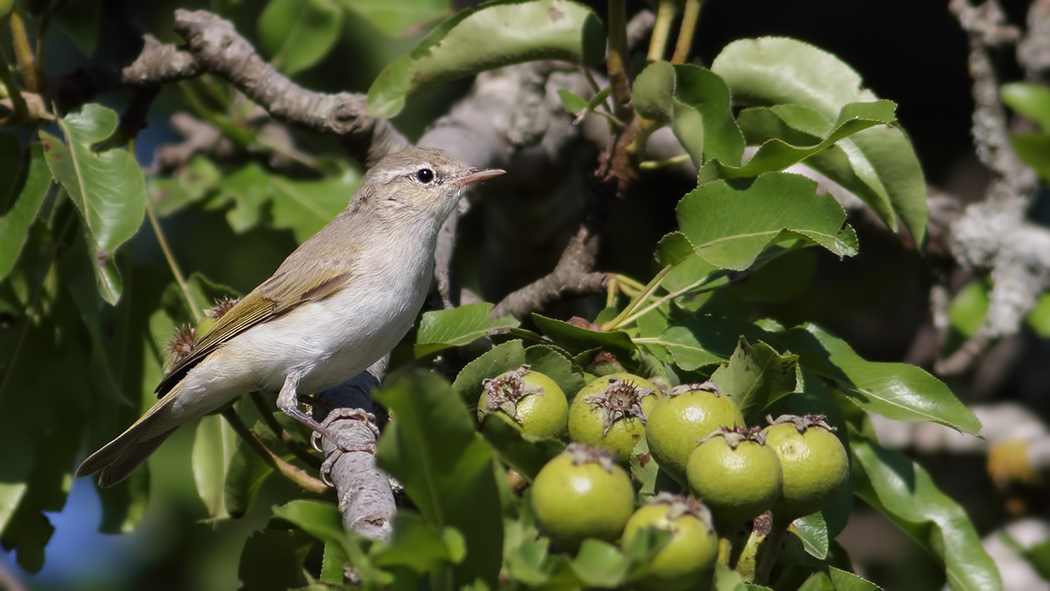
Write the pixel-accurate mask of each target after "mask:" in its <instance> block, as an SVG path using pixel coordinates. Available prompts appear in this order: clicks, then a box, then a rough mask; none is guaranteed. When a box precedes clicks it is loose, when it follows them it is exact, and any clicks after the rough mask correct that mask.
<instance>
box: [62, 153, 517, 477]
mask: <svg viewBox="0 0 1050 591" xmlns="http://www.w3.org/2000/svg"><path fill="white" fill-rule="evenodd" d="M501 174H503V171H502V170H497V169H488V170H478V169H475V168H471V167H469V166H467V165H466V164H463V163H462V162H460V161H458V160H456V159H455V158H452V157H451V156H449V155H448V154H446V153H445V152H443V151H441V150H435V149H427V148H412V149H408V150H404V151H402V152H398V153H396V154H392V155H390V156H387V157H386V158H384V159H382V160H381V161H379V163H378V164H376V165H375V166H374V167H373V168H372V169H371V170H369V171H368V173H367V174H365V176H364V178H363V179H362V180H361V185H360V187H359V188H358V189H357V191H356V192H355V193H354V195H353V197H351V198H350V203H349V205H348V206H347V208H346V209H345V210H344V211H343V212H342V213H340V214H339V215H338V216H337V217H336V218H335V219H334V220H332V221H331V222H330V223H329V224H328V225H327V226H325V227H324V228H322V229H321V231H319V232H318V233H317V234H316V235H314V236H313V237H311V238H310V239H309V240H307V241H306V242H304V243H303V244H302V245H301V246H300V247H299V248H297V249H296V250H295V252H293V253H292V254H291V255H289V256H288V258H287V259H285V261H284V263H282V264H281V266H280V267H279V268H278V269H277V272H276V273H274V275H273V277H270V278H269V279H267V280H266V281H265V282H263V283H262V285H260V286H258V287H256V288H255V289H254V290H252V291H251V293H249V294H248V295H246V296H244V298H242V299H241V300H240V301H239V302H237V304H236V305H234V306H233V307H232V308H231V309H230V310H229V311H227V312H226V313H225V314H224V315H223V316H221V317H220V318H219V319H218V320H217V321H216V322H215V324H214V325H213V326H212V327H211V328H210V329H209V330H208V331H207V332H205V333H204V334H202V335H200V336H199V338H198V340H197V341H196V342H195V343H194V345H193V348H192V350H191V351H190V353H189V355H188V356H187V357H186V358H185V359H183V360H182V361H180V362H179V363H177V364H176V365H175V366H174V367H173V368H172V370H171V372H170V373H168V375H167V376H166V377H165V378H164V379H163V380H162V381H161V383H160V385H159V386H158V387H157V394H158V396H159V397H160V400H159V401H157V403H156V404H154V405H153V407H152V408H150V409H149V410H148V411H147V412H146V414H145V415H143V416H142V418H140V419H139V420H138V421H136V422H135V424H133V425H131V426H130V427H128V429H127V430H126V431H124V432H123V433H122V434H121V435H120V436H119V437H117V438H116V439H114V440H113V441H111V442H109V443H108V444H106V446H105V447H103V448H102V449H100V450H98V451H96V452H95V453H93V454H92V455H91V456H90V457H89V458H87V459H86V460H84V463H83V464H81V465H80V467H79V468H78V469H77V472H76V475H77V476H78V477H79V476H86V475H89V474H94V473H96V472H101V474H100V476H99V486H102V487H107V486H112V485H114V484H116V483H118V482H120V481H121V480H123V479H124V478H126V477H127V476H128V475H129V474H130V473H131V472H132V471H133V470H134V469H135V468H136V467H138V466H139V464H141V463H142V462H144V461H145V460H146V458H148V457H149V455H150V454H151V453H153V452H154V451H155V450H156V449H157V448H158V447H159V446H160V444H161V443H163V442H164V440H165V439H167V437H168V436H169V435H171V434H172V433H173V432H174V431H175V429H177V428H178V427H179V426H180V425H182V424H183V423H185V422H187V421H190V420H192V419H196V418H198V417H202V416H204V415H206V414H209V413H212V412H215V411H217V410H219V409H221V408H222V407H224V406H225V405H226V404H228V403H229V402H231V401H232V400H234V399H236V398H237V397H239V396H241V395H242V394H247V393H249V392H253V391H256V390H259V391H263V392H279V394H278V395H277V407H278V408H280V409H281V410H282V411H284V412H285V413H287V414H288V415H290V416H292V417H294V418H296V419H298V420H299V421H301V422H303V423H305V424H306V425H308V426H310V427H311V428H312V429H314V431H317V432H319V433H321V434H322V435H326V436H330V433H328V431H327V429H325V428H324V427H322V426H321V425H320V424H319V423H317V421H315V420H314V419H313V418H312V417H310V416H309V415H307V414H306V413H305V412H303V411H302V410H300V409H299V406H298V403H299V400H298V396H299V395H309V394H313V393H316V392H320V391H321V390H324V389H326V388H330V387H332V386H335V385H337V384H340V383H342V382H344V381H346V380H348V379H350V378H352V377H354V376H355V375H357V374H359V373H361V372H362V371H364V370H365V369H367V368H368V367H369V366H370V365H372V364H373V363H375V362H376V361H377V360H378V359H380V358H381V357H382V356H383V355H386V354H387V353H388V352H389V351H390V350H391V349H393V348H394V346H395V345H397V343H398V341H400V340H401V338H402V337H404V336H405V334H406V333H407V332H408V330H409V328H411V326H412V323H413V322H414V321H415V318H416V315H417V314H418V313H419V310H420V308H421V307H422V305H423V300H424V298H425V297H426V294H427V291H428V290H429V288H430V281H431V277H432V276H433V272H434V248H435V245H436V242H437V234H438V230H439V229H440V228H441V225H442V224H443V223H444V222H445V219H446V218H448V216H449V214H450V213H451V212H452V210H453V208H454V207H455V206H456V202H457V201H458V200H459V197H460V195H461V194H462V193H463V191H464V189H465V188H466V187H467V186H469V185H471V184H473V183H476V182H478V181H482V180H485V179H489V178H492V177H495V176H498V175H501Z"/></svg>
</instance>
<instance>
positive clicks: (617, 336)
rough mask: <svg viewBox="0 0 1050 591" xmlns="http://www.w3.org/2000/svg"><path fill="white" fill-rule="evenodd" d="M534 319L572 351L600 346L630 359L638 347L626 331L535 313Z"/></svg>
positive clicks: (551, 336)
mask: <svg viewBox="0 0 1050 591" xmlns="http://www.w3.org/2000/svg"><path fill="white" fill-rule="evenodd" d="M532 321H533V322H535V323H536V326H537V327H538V328H539V329H540V331H542V332H543V334H545V335H547V336H548V337H550V338H551V340H553V341H554V342H555V343H557V344H559V345H561V346H563V347H565V348H566V349H568V350H569V351H570V352H572V353H579V352H581V351H587V350H589V349H596V348H599V347H600V348H602V349H605V350H606V351H608V352H610V353H612V354H613V355H615V356H617V357H621V356H622V357H624V358H625V359H629V358H630V357H632V356H633V354H634V352H635V350H636V349H637V348H636V347H635V345H634V343H633V342H632V341H631V337H629V336H627V333H624V332H620V331H611V332H600V331H596V330H588V329H586V328H580V327H579V326H575V325H573V324H569V323H568V322H562V321H561V320H555V319H553V318H547V317H545V316H540V315H539V314H533V315H532Z"/></svg>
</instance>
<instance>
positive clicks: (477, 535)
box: [375, 372, 503, 587]
mask: <svg viewBox="0 0 1050 591" xmlns="http://www.w3.org/2000/svg"><path fill="white" fill-rule="evenodd" d="M375 398H376V400H377V401H378V402H379V403H380V404H382V405H384V406H386V407H387V408H389V409H390V410H391V411H392V414H393V415H394V417H395V418H394V419H393V420H392V421H391V422H390V423H389V424H388V425H387V427H386V430H385V431H384V432H383V436H382V437H380V439H379V445H378V451H377V454H376V461H377V463H378V465H379V467H380V468H382V469H383V470H385V471H386V472H387V473H389V474H390V475H391V476H393V477H394V478H397V479H398V480H399V481H400V482H401V484H402V485H403V486H404V487H405V493H406V494H407V495H408V498H409V499H411V500H412V502H413V503H414V504H415V506H416V507H417V508H418V509H419V512H420V513H421V514H422V515H423V518H424V520H425V521H426V522H427V523H428V524H429V525H430V526H432V527H434V528H437V529H438V530H444V528H446V527H454V528H456V529H457V530H459V532H460V533H462V534H463V537H464V538H465V539H466V542H467V547H468V548H469V549H470V551H469V552H468V554H467V556H466V558H465V559H464V560H463V562H462V563H461V564H459V565H457V566H456V567H455V568H454V569H453V572H454V578H455V580H456V586H457V587H458V586H459V585H462V584H466V583H468V582H472V581H474V580H475V579H477V578H479V577H480V578H481V579H483V580H484V581H486V582H487V583H488V584H489V585H490V587H495V586H496V576H497V574H498V573H499V568H500V563H501V561H502V555H503V552H502V542H503V527H502V521H501V511H502V509H501V507H500V499H499V491H498V488H497V484H496V479H495V475H496V471H495V470H494V469H493V457H492V450H491V448H490V447H489V446H488V444H486V443H485V442H484V440H483V439H481V437H480V436H479V435H478V434H477V433H476V432H475V430H474V419H473V417H471V415H470V413H469V411H468V410H467V407H466V406H465V405H464V404H463V402H462V401H461V400H460V398H459V397H458V396H456V395H455V394H454V393H453V391H452V389H451V388H450V387H449V385H448V383H447V382H445V381H444V380H442V379H441V378H439V377H438V376H436V375H434V374H432V373H429V372H415V373H412V374H411V375H409V376H406V377H405V378H403V379H402V380H401V381H399V382H398V383H397V384H396V385H395V386H394V387H392V388H389V389H387V390H384V391H382V392H377V393H376V394H375Z"/></svg>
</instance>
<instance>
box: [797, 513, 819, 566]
mask: <svg viewBox="0 0 1050 591" xmlns="http://www.w3.org/2000/svg"><path fill="white" fill-rule="evenodd" d="M791 525H792V527H794V529H795V534H796V535H798V539H800V540H802V547H803V548H805V549H806V552H807V553H808V554H809V555H810V556H813V557H814V558H816V559H818V560H824V559H825V558H827V557H828V526H827V525H826V524H825V523H824V518H823V517H822V516H821V514H820V512H819V511H818V512H816V513H812V514H810V515H806V516H805V517H799V518H798V519H796V520H795V521H793V522H791Z"/></svg>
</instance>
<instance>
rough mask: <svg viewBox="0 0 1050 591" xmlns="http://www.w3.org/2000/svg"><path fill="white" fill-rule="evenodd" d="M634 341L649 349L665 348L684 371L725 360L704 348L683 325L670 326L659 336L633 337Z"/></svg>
mask: <svg viewBox="0 0 1050 591" xmlns="http://www.w3.org/2000/svg"><path fill="white" fill-rule="evenodd" d="M634 342H635V343H638V344H640V345H643V346H644V347H645V348H647V349H650V350H653V349H656V350H661V349H662V350H666V351H667V352H668V353H670V354H671V356H672V357H673V358H674V362H675V364H676V365H677V366H678V367H680V368H682V369H684V370H686V371H692V370H694V369H698V368H700V367H704V366H707V365H717V364H719V363H722V361H724V360H725V357H722V356H719V355H716V354H715V353H712V352H711V351H708V350H707V349H705V348H704V347H703V346H702V345H701V344H700V342H699V341H697V340H696V337H695V336H693V333H692V332H691V331H690V330H689V329H687V328H685V327H684V326H671V327H668V329H667V330H666V331H664V333H663V334H662V335H660V336H659V337H655V338H635V339H634Z"/></svg>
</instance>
